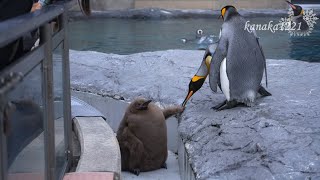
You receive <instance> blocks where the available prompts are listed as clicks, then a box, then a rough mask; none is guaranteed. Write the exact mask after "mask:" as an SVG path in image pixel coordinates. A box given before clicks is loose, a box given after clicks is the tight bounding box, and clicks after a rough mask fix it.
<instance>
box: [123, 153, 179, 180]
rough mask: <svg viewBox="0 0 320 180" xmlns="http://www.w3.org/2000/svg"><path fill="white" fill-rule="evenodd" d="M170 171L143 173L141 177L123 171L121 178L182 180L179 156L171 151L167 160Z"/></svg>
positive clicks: (159, 170) (132, 179)
mask: <svg viewBox="0 0 320 180" xmlns="http://www.w3.org/2000/svg"><path fill="white" fill-rule="evenodd" d="M167 167H168V169H158V170H155V171H150V172H141V173H140V175H139V176H136V175H134V174H131V173H129V172H124V171H122V174H121V177H122V179H123V180H135V179H136V180H151V179H152V180H164V179H165V180H180V179H181V178H180V175H179V164H178V156H177V155H176V154H174V153H172V152H171V151H168V159H167Z"/></svg>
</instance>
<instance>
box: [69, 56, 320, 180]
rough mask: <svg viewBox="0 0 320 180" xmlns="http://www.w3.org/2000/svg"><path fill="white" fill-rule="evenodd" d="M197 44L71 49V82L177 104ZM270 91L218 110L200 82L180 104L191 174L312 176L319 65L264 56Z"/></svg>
mask: <svg viewBox="0 0 320 180" xmlns="http://www.w3.org/2000/svg"><path fill="white" fill-rule="evenodd" d="M203 53H204V51H185V50H168V51H159V52H146V53H139V54H133V55H115V54H103V53H97V52H77V51H71V53H70V60H71V84H72V88H73V89H75V90H80V91H89V92H93V93H97V94H98V93H100V94H102V95H106V96H114V95H121V96H122V97H124V99H125V100H127V101H130V100H131V99H133V98H134V97H136V96H144V97H146V98H152V99H153V100H155V101H158V102H160V103H161V104H181V103H182V101H183V99H184V97H185V95H186V93H187V90H188V83H189V81H190V79H191V77H192V76H193V75H194V73H195V72H196V71H197V69H198V66H199V65H200V63H201V58H202V56H203ZM267 64H268V75H269V87H268V90H269V91H270V92H271V93H272V94H273V96H271V97H266V98H259V99H258V100H257V101H256V103H255V105H254V106H253V107H237V108H234V109H231V110H224V111H220V112H216V111H213V110H212V109H210V108H211V107H213V106H215V105H217V104H218V103H220V102H222V101H223V100H224V99H225V98H224V96H223V94H222V93H221V92H219V93H217V94H213V93H212V91H211V90H210V88H209V86H208V82H206V83H205V84H204V85H203V87H202V89H200V90H199V91H198V92H197V93H196V94H195V95H194V96H193V97H192V99H191V101H189V103H188V104H187V107H186V110H185V111H184V113H183V114H182V115H181V117H180V125H179V132H180V135H181V137H182V139H183V141H184V143H185V146H186V149H187V152H188V154H189V159H190V163H191V166H192V168H193V170H194V171H195V173H196V177H197V178H198V179H279V180H280V179H308V178H311V179H317V178H319V176H320V150H319V149H320V123H319V120H320V108H319V104H320V80H319V77H318V76H319V74H320V64H316V63H307V62H301V61H295V60H267Z"/></svg>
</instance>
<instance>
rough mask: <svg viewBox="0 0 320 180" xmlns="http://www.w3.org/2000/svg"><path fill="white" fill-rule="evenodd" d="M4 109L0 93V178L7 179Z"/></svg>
mask: <svg viewBox="0 0 320 180" xmlns="http://www.w3.org/2000/svg"><path fill="white" fill-rule="evenodd" d="M4 110H5V100H4V97H3V95H2V94H1V95H0V112H1V113H0V164H1V166H0V179H1V180H6V179H7V146H6V136H5V134H4V128H5V127H4V114H3V112H4Z"/></svg>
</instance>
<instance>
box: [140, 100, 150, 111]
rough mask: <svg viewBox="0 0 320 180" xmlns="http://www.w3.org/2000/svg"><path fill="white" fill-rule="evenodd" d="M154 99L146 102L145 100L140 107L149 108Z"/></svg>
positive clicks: (141, 108) (142, 108)
mask: <svg viewBox="0 0 320 180" xmlns="http://www.w3.org/2000/svg"><path fill="white" fill-rule="evenodd" d="M151 101H152V100H148V101H146V102H144V103H143V104H141V106H140V107H139V110H147V109H148V105H149V104H150V103H151Z"/></svg>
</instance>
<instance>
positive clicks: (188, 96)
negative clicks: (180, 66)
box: [182, 91, 194, 107]
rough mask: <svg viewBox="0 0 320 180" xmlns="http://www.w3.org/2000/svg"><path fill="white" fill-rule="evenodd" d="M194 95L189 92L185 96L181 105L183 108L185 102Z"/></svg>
mask: <svg viewBox="0 0 320 180" xmlns="http://www.w3.org/2000/svg"><path fill="white" fill-rule="evenodd" d="M193 94H194V92H193V91H190V92H189V93H188V95H187V97H186V98H185V99H184V101H183V103H182V107H185V106H186V104H187V102H188V101H189V99H190V98H191V96H192V95H193Z"/></svg>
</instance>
